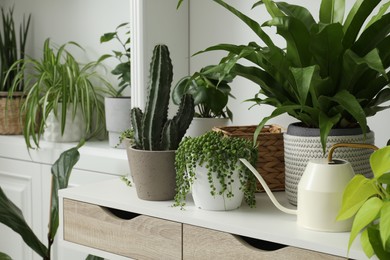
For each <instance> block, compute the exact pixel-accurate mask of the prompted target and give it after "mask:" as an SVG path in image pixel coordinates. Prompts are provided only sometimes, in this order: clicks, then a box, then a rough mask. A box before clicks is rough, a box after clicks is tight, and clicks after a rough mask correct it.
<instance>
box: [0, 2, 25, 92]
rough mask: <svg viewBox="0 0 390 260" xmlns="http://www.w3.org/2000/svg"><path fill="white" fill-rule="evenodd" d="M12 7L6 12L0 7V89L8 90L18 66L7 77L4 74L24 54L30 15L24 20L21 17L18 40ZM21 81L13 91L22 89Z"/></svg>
mask: <svg viewBox="0 0 390 260" xmlns="http://www.w3.org/2000/svg"><path fill="white" fill-rule="evenodd" d="M13 14H14V8H10V9H9V10H8V12H6V11H5V10H4V8H1V22H2V28H0V91H8V90H9V89H10V88H11V86H12V81H13V79H14V78H15V75H16V74H17V73H18V71H20V67H21V65H19V66H16V67H15V69H14V70H12V72H10V75H9V76H8V78H7V79H5V75H6V74H7V71H8V70H9V69H10V67H11V66H12V64H14V63H15V62H16V61H17V60H19V59H23V58H24V55H25V49H26V42H27V34H28V29H29V27H30V21H31V15H29V16H28V19H27V21H26V19H25V17H23V22H22V23H21V24H20V27H19V41H18V38H17V29H16V28H15V22H14V17H13ZM23 86H24V85H23V82H20V84H19V85H17V86H16V88H15V91H23Z"/></svg>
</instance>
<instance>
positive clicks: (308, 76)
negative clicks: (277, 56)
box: [290, 65, 317, 105]
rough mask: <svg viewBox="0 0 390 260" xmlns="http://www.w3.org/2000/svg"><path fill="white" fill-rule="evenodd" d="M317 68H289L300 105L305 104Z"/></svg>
mask: <svg viewBox="0 0 390 260" xmlns="http://www.w3.org/2000/svg"><path fill="white" fill-rule="evenodd" d="M316 69H317V66H315V65H314V66H310V67H304V68H294V67H291V68H290V70H291V73H292V75H293V77H294V80H295V84H296V87H297V92H298V94H299V102H300V104H301V105H305V104H306V99H307V96H308V94H309V91H310V88H311V85H312V81H313V76H314V72H315V71H316Z"/></svg>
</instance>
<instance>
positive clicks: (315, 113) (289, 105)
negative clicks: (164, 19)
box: [178, 0, 390, 148]
mask: <svg viewBox="0 0 390 260" xmlns="http://www.w3.org/2000/svg"><path fill="white" fill-rule="evenodd" d="M182 1H183V0H179V2H178V6H180V4H181V3H182ZM213 1H214V2H216V3H217V4H219V5H221V6H222V7H224V8H225V9H227V10H228V11H230V12H231V13H232V14H234V15H235V16H237V17H238V18H239V19H241V21H243V22H244V23H245V24H246V25H247V26H248V27H249V28H250V29H252V31H253V32H254V33H255V34H256V35H257V36H258V37H259V43H256V42H251V43H249V44H247V45H234V44H219V45H215V46H212V47H209V48H207V49H206V50H205V51H214V50H223V51H226V52H228V55H227V57H225V58H224V59H223V60H222V61H221V64H224V65H225V66H224V67H221V74H222V75H224V74H226V73H231V71H234V73H235V74H237V75H239V76H242V77H244V78H247V79H249V80H251V81H253V82H255V83H256V84H258V85H259V87H260V91H259V93H258V95H256V96H255V98H253V99H250V100H251V101H254V102H255V103H256V104H258V105H263V104H267V105H271V106H274V107H275V109H274V111H273V112H272V114H271V115H270V116H268V117H265V118H264V119H262V121H261V122H260V124H259V126H258V129H257V131H256V133H255V136H254V140H256V138H257V135H258V134H259V132H260V130H261V128H262V127H263V126H264V125H265V124H266V122H267V121H268V120H269V119H271V118H274V117H277V116H279V115H281V114H284V113H288V114H289V115H290V116H292V117H294V118H296V119H298V120H299V121H301V122H302V124H303V125H305V126H308V127H316V128H320V135H321V143H322V146H323V148H325V144H326V140H327V136H328V134H329V132H330V130H331V129H332V128H348V127H356V126H360V127H361V128H362V131H363V133H366V132H367V120H366V118H367V117H369V116H373V115H375V114H376V113H377V112H379V111H381V110H384V109H387V108H389V106H381V105H383V103H384V102H386V101H388V100H390V89H389V87H388V84H389V73H390V72H389V71H388V69H389V65H390V48H389V46H390V38H389V36H388V34H389V30H390V13H386V11H387V9H388V7H389V6H390V3H389V2H386V3H384V4H383V5H381V6H380V3H381V1H380V0H357V1H355V4H354V6H353V7H352V9H351V10H350V11H349V12H348V14H347V16H346V18H345V19H344V14H345V0H338V1H334V0H322V1H321V6H320V10H319V21H315V19H314V18H313V16H312V15H311V13H310V12H309V11H308V10H307V9H306V8H305V7H303V6H299V5H293V4H288V3H286V2H274V1H271V0H263V1H257V2H256V4H255V5H254V6H258V5H264V6H265V8H266V10H267V11H268V13H269V14H270V16H271V20H269V21H266V22H265V23H263V24H262V25H260V24H259V23H258V22H256V21H255V20H253V19H251V18H249V17H248V16H246V15H245V14H243V13H242V12H240V11H238V10H237V9H235V8H234V7H232V6H230V5H229V4H227V3H225V2H224V1H223V0H213ZM336 2H337V4H336ZM377 6H380V8H379V10H378V12H377V13H374V14H373V15H372V18H371V19H370V20H368V17H369V16H370V15H371V14H372V13H373V12H374V10H375V8H376V7H377ZM366 20H367V21H366ZM366 22H367V23H366ZM263 27H274V28H276V31H277V34H279V35H280V36H282V37H283V38H284V40H285V42H286V48H280V47H278V46H276V45H275V43H274V42H273V40H272V39H271V37H270V36H269V35H268V34H267V33H266V32H265V31H264V30H263ZM241 60H245V61H249V62H250V63H251V65H242V64H240V63H239V61H241Z"/></svg>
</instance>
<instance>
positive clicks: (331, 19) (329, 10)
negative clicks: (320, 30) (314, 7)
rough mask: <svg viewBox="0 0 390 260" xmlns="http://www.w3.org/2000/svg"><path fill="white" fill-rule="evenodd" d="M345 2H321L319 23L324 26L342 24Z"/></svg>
mask: <svg viewBox="0 0 390 260" xmlns="http://www.w3.org/2000/svg"><path fill="white" fill-rule="evenodd" d="M344 12H345V0H322V1H321V6H320V22H321V23H324V24H330V23H342V22H343V20H344Z"/></svg>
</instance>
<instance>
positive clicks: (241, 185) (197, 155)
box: [174, 131, 257, 210]
mask: <svg viewBox="0 0 390 260" xmlns="http://www.w3.org/2000/svg"><path fill="white" fill-rule="evenodd" d="M240 158H245V159H247V160H248V161H250V162H251V163H252V164H253V165H255V163H256V158H257V150H256V148H254V147H253V143H252V142H251V141H250V140H246V139H243V138H230V137H226V136H224V135H223V133H221V132H215V131H210V132H207V133H205V134H203V135H201V136H198V137H185V138H184V140H183V141H182V142H181V143H180V145H179V148H178V150H177V153H176V158H175V164H176V172H177V173H176V174H177V176H176V195H175V204H174V205H175V206H181V207H183V206H185V201H186V197H187V195H188V193H189V192H190V191H192V197H193V199H194V203H195V206H196V207H198V208H201V209H206V210H232V209H236V208H238V207H240V205H241V202H242V200H243V198H245V201H246V202H247V203H248V205H249V206H251V207H253V206H254V205H255V203H256V201H255V195H254V194H255V191H256V179H255V177H254V175H253V174H251V172H250V171H248V169H247V168H246V167H245V166H244V165H243V164H242V163H241V162H240V161H239V159H240Z"/></svg>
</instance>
